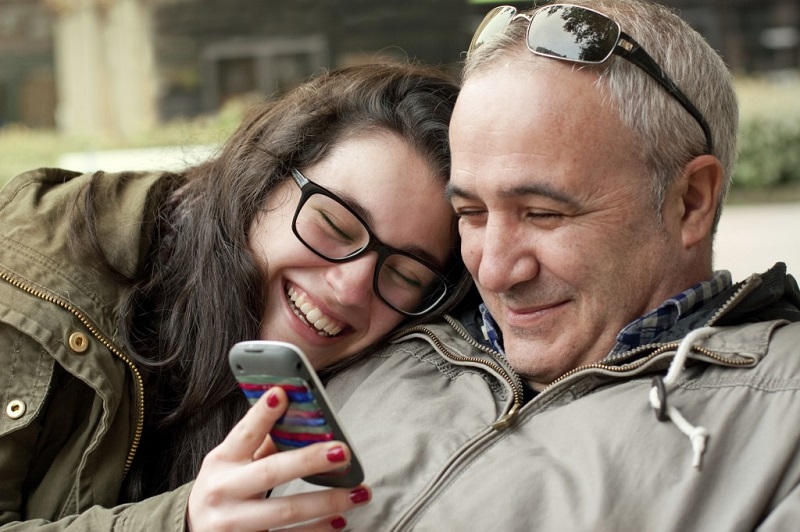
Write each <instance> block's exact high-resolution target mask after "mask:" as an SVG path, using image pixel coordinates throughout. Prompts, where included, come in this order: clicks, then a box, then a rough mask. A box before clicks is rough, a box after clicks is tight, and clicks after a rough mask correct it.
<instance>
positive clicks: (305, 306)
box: [286, 288, 344, 336]
mask: <svg viewBox="0 0 800 532" xmlns="http://www.w3.org/2000/svg"><path fill="white" fill-rule="evenodd" d="M286 295H287V296H289V300H290V301H291V302H292V304H293V307H294V308H293V309H292V310H293V311H294V313H295V315H296V316H297V317H299V318H301V319H302V320H303V321H305V322H306V323H309V324H311V325H313V326H314V328H315V329H317V332H318V333H319V334H320V336H336V335H337V334H339V333H340V332H342V329H343V328H344V327H343V326H342V325H339V324H338V323H337V322H335V321H333V320H331V319H330V318H328V317H327V316H325V314H323V313H322V311H321V310H320V309H318V308H317V307H315V306H313V305H312V304H311V303H310V302H309V301H308V300H307V299H306V295H305V294H303V293H298V292H297V291H295V289H294V288H289V290H288V291H287V292H286Z"/></svg>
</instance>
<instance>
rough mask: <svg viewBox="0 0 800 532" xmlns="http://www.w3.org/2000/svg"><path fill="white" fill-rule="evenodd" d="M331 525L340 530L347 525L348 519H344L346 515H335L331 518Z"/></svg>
mask: <svg viewBox="0 0 800 532" xmlns="http://www.w3.org/2000/svg"><path fill="white" fill-rule="evenodd" d="M331 526H332V527H333V528H335V529H336V530H339V529H341V528H344V527H346V526H347V521H345V520H344V517H335V518H333V519H331Z"/></svg>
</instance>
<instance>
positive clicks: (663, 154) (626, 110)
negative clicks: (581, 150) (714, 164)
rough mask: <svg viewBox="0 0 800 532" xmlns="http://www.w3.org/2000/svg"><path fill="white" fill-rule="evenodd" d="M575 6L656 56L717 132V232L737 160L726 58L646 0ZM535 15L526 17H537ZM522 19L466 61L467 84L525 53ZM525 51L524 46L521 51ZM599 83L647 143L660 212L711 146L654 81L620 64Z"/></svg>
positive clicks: (578, 1) (592, 0) (602, 68)
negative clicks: (672, 190) (498, 63)
mask: <svg viewBox="0 0 800 532" xmlns="http://www.w3.org/2000/svg"><path fill="white" fill-rule="evenodd" d="M569 3H570V4H574V5H580V6H585V7H588V8H591V9H595V10H597V11H599V12H601V13H603V14H605V15H607V16H608V17H610V18H612V19H613V20H615V21H617V22H618V23H619V25H620V26H621V27H622V31H624V32H625V33H627V34H628V35H630V36H631V37H633V39H635V40H636V41H637V42H638V43H639V44H640V45H642V47H643V48H644V49H645V50H647V52H648V53H649V54H650V55H651V56H652V57H653V59H654V60H655V61H656V63H658V65H659V66H661V68H663V69H664V72H666V73H667V74H668V75H669V77H670V78H672V80H673V81H675V83H676V84H677V85H678V86H679V87H680V89H681V90H682V91H683V93H684V94H685V95H686V96H687V97H688V98H689V100H690V101H691V102H692V103H693V104H694V105H695V106H696V107H697V109H699V110H700V112H701V113H702V114H703V116H704V117H705V119H706V121H707V122H708V125H709V127H710V129H711V134H712V137H713V142H714V150H713V155H715V156H716V157H717V158H718V159H719V160H720V162H721V163H722V168H723V176H724V180H723V186H722V191H721V193H720V197H719V203H718V205H717V212H716V214H715V219H714V231H716V227H717V223H718V222H719V217H720V214H721V212H722V205H723V203H724V200H725V196H726V195H727V193H728V190H729V188H730V183H731V175H732V173H733V167H734V165H735V163H736V154H737V151H736V150H737V146H736V142H737V131H738V126H739V124H738V122H739V108H738V102H737V99H736V91H735V88H734V86H733V79H732V76H731V74H730V72H729V70H728V68H727V66H726V65H725V63H724V62H723V61H722V58H721V57H720V56H719V55H718V54H717V53H716V52H715V51H714V50H713V49H712V48H711V46H710V45H709V44H708V43H707V42H706V41H705V39H703V37H702V36H701V35H700V34H699V33H697V32H696V31H695V30H694V29H692V28H691V27H690V26H689V25H688V24H687V23H686V22H685V21H683V20H682V19H681V18H680V17H678V16H677V15H676V14H675V13H673V12H672V11H671V10H669V9H667V8H666V7H664V6H661V5H659V4H656V3H651V2H645V1H640V0H570V2H569ZM535 10H536V8H533V9H531V10H529V11H525V13H529V14H530V13H532V12H533V11H535ZM526 28H527V23H526V22H525V21H524V20H518V21H515V22H514V23H513V24H511V25H509V27H508V28H507V29H506V31H505V32H504V33H503V35H502V36H499V37H498V38H497V39H495V40H491V41H489V42H486V43H485V44H483V45H482V46H481V47H480V48H478V49H477V50H475V51H474V52H473V53H472V54H471V55H470V57H469V58H468V59H467V61H466V63H465V65H464V70H463V72H462V78H463V81H467V80H468V79H469V77H470V76H471V75H472V74H473V73H474V72H476V71H480V70H483V69H484V68H486V67H487V66H488V65H489V64H491V63H492V62H494V61H495V60H497V59H498V58H499V57H510V56H518V55H520V54H522V53H523V51H524V53H525V54H527V55H528V56H531V57H536V56H533V54H530V53H529V52H528V51H527V48H524V46H525V44H524V40H525V30H526ZM520 45H522V46H520ZM585 68H593V69H595V70H596V71H597V72H598V75H599V78H598V84H599V85H600V86H601V87H603V88H604V89H606V90H607V91H608V94H609V95H610V97H611V98H612V100H613V101H614V103H615V104H616V107H617V110H618V112H619V113H620V117H621V119H622V121H623V123H624V124H627V125H628V127H630V128H631V131H633V132H634V134H635V135H636V136H637V137H639V138H640V139H641V150H642V154H643V155H644V157H645V160H646V161H647V163H648V165H649V166H650V168H651V170H652V173H653V188H652V196H653V201H654V206H655V208H656V209H657V212H658V213H660V212H661V208H662V207H663V202H664V196H665V193H666V189H667V187H669V185H670V184H671V183H672V182H673V181H674V180H675V179H677V177H678V176H679V175H680V173H681V171H682V169H683V167H684V166H685V165H686V164H687V163H688V162H689V161H690V160H692V159H693V158H695V157H697V156H699V155H701V154H703V153H705V151H706V140H705V136H704V134H703V131H702V130H701V128H700V126H699V125H698V124H697V122H696V121H695V119H694V118H693V117H692V116H691V115H690V114H689V113H688V112H687V111H686V110H685V109H684V108H683V107H682V106H681V105H680V104H679V103H678V102H677V101H676V100H675V99H674V98H672V97H671V96H670V95H669V94H668V93H667V92H666V91H665V90H664V88H663V87H662V86H661V85H659V84H658V83H657V82H656V81H655V80H653V79H652V78H651V77H650V76H648V75H647V74H646V73H645V72H644V71H642V70H641V69H640V68H639V67H637V66H636V65H634V64H632V63H631V62H630V61H627V60H626V59H623V58H621V57H618V56H617V57H613V58H612V60H609V61H606V62H605V63H603V64H602V65H597V66H594V65H589V66H586V67H585Z"/></svg>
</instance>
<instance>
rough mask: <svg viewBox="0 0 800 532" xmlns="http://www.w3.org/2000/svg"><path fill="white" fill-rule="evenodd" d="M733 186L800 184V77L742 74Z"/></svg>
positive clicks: (763, 187)
mask: <svg viewBox="0 0 800 532" xmlns="http://www.w3.org/2000/svg"><path fill="white" fill-rule="evenodd" d="M736 90H737V93H738V95H739V102H740V111H741V113H740V128H739V160H738V164H737V166H736V170H735V172H734V175H733V188H734V190H736V189H740V190H745V189H774V188H780V187H785V186H790V185H800V97H798V95H800V79H799V78H798V77H797V76H796V75H795V76H794V77H790V78H787V77H784V78H783V79H772V80H770V79H754V78H742V79H739V80H737V83H736Z"/></svg>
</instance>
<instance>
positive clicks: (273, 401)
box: [267, 391, 280, 408]
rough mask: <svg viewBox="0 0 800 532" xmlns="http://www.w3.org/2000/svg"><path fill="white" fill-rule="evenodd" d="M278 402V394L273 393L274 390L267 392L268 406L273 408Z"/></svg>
mask: <svg viewBox="0 0 800 532" xmlns="http://www.w3.org/2000/svg"><path fill="white" fill-rule="evenodd" d="M279 402H280V401H279V400H278V396H277V395H275V392H273V391H269V392H267V406H268V407H270V408H275V407H276V406H278V403H279Z"/></svg>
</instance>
